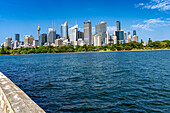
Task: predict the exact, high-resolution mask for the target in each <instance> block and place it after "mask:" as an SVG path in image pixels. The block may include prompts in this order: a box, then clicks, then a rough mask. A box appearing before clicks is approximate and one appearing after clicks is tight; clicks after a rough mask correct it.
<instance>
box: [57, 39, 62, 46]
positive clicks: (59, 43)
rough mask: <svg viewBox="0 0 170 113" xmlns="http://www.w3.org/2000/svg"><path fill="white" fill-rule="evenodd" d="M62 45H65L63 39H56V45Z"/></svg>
mask: <svg viewBox="0 0 170 113" xmlns="http://www.w3.org/2000/svg"><path fill="white" fill-rule="evenodd" d="M62 45H63V41H62V40H61V39H56V40H55V46H62Z"/></svg>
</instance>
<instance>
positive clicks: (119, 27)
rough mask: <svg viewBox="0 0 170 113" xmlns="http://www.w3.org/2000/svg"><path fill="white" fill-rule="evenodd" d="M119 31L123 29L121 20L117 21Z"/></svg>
mask: <svg viewBox="0 0 170 113" xmlns="http://www.w3.org/2000/svg"><path fill="white" fill-rule="evenodd" d="M116 23H117V31H120V30H121V25H120V21H117V22H116Z"/></svg>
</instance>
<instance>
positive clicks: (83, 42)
mask: <svg viewBox="0 0 170 113" xmlns="http://www.w3.org/2000/svg"><path fill="white" fill-rule="evenodd" d="M77 42H78V45H79V46H83V45H84V44H86V43H85V41H84V40H83V39H78V41H77Z"/></svg>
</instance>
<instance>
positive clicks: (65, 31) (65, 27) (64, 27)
mask: <svg viewBox="0 0 170 113" xmlns="http://www.w3.org/2000/svg"><path fill="white" fill-rule="evenodd" d="M61 38H64V39H68V24H67V22H65V23H64V24H62V25H61Z"/></svg>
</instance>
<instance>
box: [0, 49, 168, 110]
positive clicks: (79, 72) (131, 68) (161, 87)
mask: <svg viewBox="0 0 170 113" xmlns="http://www.w3.org/2000/svg"><path fill="white" fill-rule="evenodd" d="M0 71H1V72H3V73H4V74H5V75H6V76H7V77H9V78H10V79H11V80H12V81H13V82H14V83H15V84H16V85H18V86H19V87H20V88H21V89H22V90H24V91H25V92H26V93H27V94H28V95H29V96H30V97H31V98H32V99H33V100H34V101H35V102H36V103H37V104H38V105H39V106H40V107H42V108H43V109H44V110H45V111H46V112H47V113H55V112H92V113H94V112H164V113H167V112H170V51H143V52H108V53H65V54H41V55H14V56H0Z"/></svg>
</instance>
